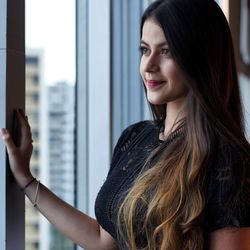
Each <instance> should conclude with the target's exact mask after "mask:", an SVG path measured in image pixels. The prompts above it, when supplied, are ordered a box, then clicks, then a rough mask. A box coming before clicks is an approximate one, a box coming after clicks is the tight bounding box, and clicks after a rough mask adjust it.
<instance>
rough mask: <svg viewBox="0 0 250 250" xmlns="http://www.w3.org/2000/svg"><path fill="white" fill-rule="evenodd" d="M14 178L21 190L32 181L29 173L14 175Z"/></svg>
mask: <svg viewBox="0 0 250 250" xmlns="http://www.w3.org/2000/svg"><path fill="white" fill-rule="evenodd" d="M14 176H15V179H16V181H17V183H18V185H19V187H20V188H21V189H22V188H24V187H25V186H26V185H27V184H28V183H29V182H30V181H31V180H33V179H34V177H33V176H32V174H31V173H27V174H23V173H22V174H19V175H17V174H16V175H14Z"/></svg>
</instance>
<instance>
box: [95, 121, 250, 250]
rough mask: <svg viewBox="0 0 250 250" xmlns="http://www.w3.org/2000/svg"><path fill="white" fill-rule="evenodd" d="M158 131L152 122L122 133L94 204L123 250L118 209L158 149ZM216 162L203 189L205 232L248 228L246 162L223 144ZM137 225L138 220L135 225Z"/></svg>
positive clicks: (249, 209) (249, 181) (249, 204)
mask: <svg viewBox="0 0 250 250" xmlns="http://www.w3.org/2000/svg"><path fill="white" fill-rule="evenodd" d="M160 129H161V128H160V127H159V126H157V125H156V124H155V123H153V122H152V121H142V122H139V123H136V124H133V125H131V126H129V127H128V128H127V129H125V130H124V131H123V133H122V135H121V136H120V138H119V140H118V142H117V144H116V146H115V149H114V152H113V157H112V161H111V167H110V170H109V173H108V176H107V179H106V181H105V182H104V184H103V186H102V188H101V189H100V191H99V193H98V196H97V199H96V203H95V213H96V218H97V221H98V223H99V224H100V225H101V226H102V228H104V229H105V230H106V231H107V232H109V233H110V234H111V235H112V237H113V238H114V239H116V241H117V243H118V246H119V247H120V249H126V248H125V247H124V246H122V243H121V242H119V238H118V237H117V210H118V209H119V204H120V203H121V201H122V200H123V198H124V196H125V195H126V192H127V191H128V190H129V189H130V188H131V186H132V185H133V183H134V181H135V179H136V178H137V176H138V174H139V173H140V171H141V169H142V167H143V166H144V163H145V160H146V159H147V157H148V156H149V154H150V153H151V152H152V150H154V149H156V148H157V147H158V146H160V144H161V141H159V131H160ZM180 136H181V133H179V134H178V133H177V134H176V135H175V136H174V137H173V138H172V140H175V139H176V138H175V137H177V138H178V137H180ZM169 143H171V140H169ZM215 159H216V161H215V163H214V164H212V166H211V168H210V169H209V171H208V176H207V185H206V187H204V193H205V199H206V206H205V211H204V232H206V233H207V234H208V233H209V232H211V231H214V230H217V229H221V228H225V227H250V161H249V159H247V158H246V157H245V155H244V153H242V152H240V151H238V150H237V149H236V148H235V147H233V146H229V145H227V144H226V143H225V144H223V143H222V144H221V145H218V150H217V155H216V157H215ZM242 166H245V169H246V172H245V173H244V176H245V178H244V179H242V177H241V176H242V174H243V173H242V171H241V169H243V168H242ZM140 223H141V221H140V219H138V225H140ZM138 235H140V237H141V241H142V242H144V244H146V242H145V240H146V238H145V237H144V236H143V235H141V232H138Z"/></svg>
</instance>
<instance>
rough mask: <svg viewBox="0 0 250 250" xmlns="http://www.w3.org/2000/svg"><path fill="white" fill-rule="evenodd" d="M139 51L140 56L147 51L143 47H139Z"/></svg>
mask: <svg viewBox="0 0 250 250" xmlns="http://www.w3.org/2000/svg"><path fill="white" fill-rule="evenodd" d="M138 49H139V51H140V53H141V54H144V53H145V52H146V51H147V48H146V47H145V46H139V48H138Z"/></svg>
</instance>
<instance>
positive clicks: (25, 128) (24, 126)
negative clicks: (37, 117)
mask: <svg viewBox="0 0 250 250" xmlns="http://www.w3.org/2000/svg"><path fill="white" fill-rule="evenodd" d="M17 117H18V119H19V122H20V128H21V145H26V144H27V143H28V144H29V143H32V142H33V140H32V134H31V128H30V125H29V123H28V116H26V115H25V113H24V112H23V111H22V110H18V111H17Z"/></svg>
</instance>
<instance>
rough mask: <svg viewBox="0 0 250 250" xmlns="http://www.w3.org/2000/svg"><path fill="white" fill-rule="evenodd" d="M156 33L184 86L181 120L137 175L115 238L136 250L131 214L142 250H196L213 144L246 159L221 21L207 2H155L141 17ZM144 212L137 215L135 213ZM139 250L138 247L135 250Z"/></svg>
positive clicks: (160, 115) (228, 40) (157, 110)
mask: <svg viewBox="0 0 250 250" xmlns="http://www.w3.org/2000/svg"><path fill="white" fill-rule="evenodd" d="M148 19H153V20H154V21H155V22H156V23H158V24H159V25H160V27H161V28H162V30H163V32H164V34H165V37H166V40H167V41H168V45H169V49H170V52H171V56H172V58H173V60H174V61H175V63H176V65H177V66H178V67H179V68H180V70H181V71H182V73H183V74H184V76H185V79H186V84H187V86H188V89H189V93H188V95H187V110H188V116H187V117H185V120H184V121H183V122H182V125H181V126H183V123H184V124H185V130H184V132H183V135H182V139H181V140H178V139H177V140H174V141H173V142H171V143H170V144H169V145H168V146H167V147H166V146H165V145H164V143H163V144H162V145H161V146H160V147H159V148H158V149H156V150H155V151H154V152H152V154H151V155H150V156H149V158H148V159H147V162H149V161H150V160H151V159H153V158H154V157H155V156H156V155H160V157H159V160H158V161H157V162H156V163H155V165H154V166H153V167H151V168H150V169H148V170H145V171H142V172H141V174H140V175H139V176H138V178H137V179H136V181H135V182H134V185H133V186H132V188H131V189H130V190H129V192H128V194H127V195H126V197H125V199H124V201H123V202H122V204H121V207H120V209H119V212H118V222H119V231H118V233H119V236H120V237H121V238H123V239H124V241H125V242H127V247H128V248H129V249H131V250H136V249H138V248H139V247H138V239H137V238H136V232H135V228H136V223H137V219H136V216H141V218H142V221H143V225H142V230H143V231H144V233H145V235H146V237H147V239H146V240H147V244H146V245H145V246H143V249H145V250H146V249H150V250H156V249H160V250H166V249H168V250H172V249H174V250H177V249H183V250H193V249H195V250H199V249H203V247H204V237H205V236H204V230H203V226H202V223H203V221H202V219H203V214H204V208H205V203H206V200H205V195H204V190H203V184H204V181H205V178H206V170H207V169H208V167H209V164H210V162H212V160H213V159H214V156H215V149H216V145H217V144H218V142H220V141H227V142H229V143H233V144H234V145H236V146H237V147H239V148H240V149H242V150H244V152H246V153H247V154H248V155H249V149H250V148H249V144H248V142H247V141H246V139H245V136H244V125H243V124H244V122H243V115H242V106H241V100H240V93H239V84H238V78H237V69H236V65H235V57H234V48H233V43H232V37H231V33H230V29H229V26H228V23H227V20H226V18H225V16H224V14H223V12H222V10H221V9H220V7H219V6H218V5H217V3H216V2H215V1H213V0H157V1H154V2H153V3H152V4H151V5H150V6H149V7H148V8H147V9H146V10H145V12H144V15H143V17H142V19H141V32H142V28H143V25H144V23H145V21H146V20H148ZM166 105H167V104H164V105H152V104H150V106H151V110H152V113H153V117H154V121H155V123H156V124H160V123H162V122H164V120H165V118H166ZM143 207H144V208H145V207H146V210H145V213H143V214H142V213H139V214H138V211H144V210H143V209H142V208H143ZM140 249H141V248H140Z"/></svg>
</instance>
